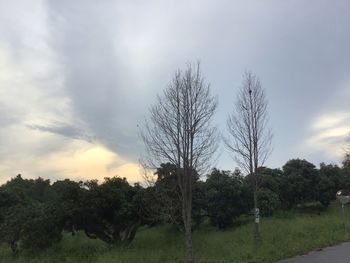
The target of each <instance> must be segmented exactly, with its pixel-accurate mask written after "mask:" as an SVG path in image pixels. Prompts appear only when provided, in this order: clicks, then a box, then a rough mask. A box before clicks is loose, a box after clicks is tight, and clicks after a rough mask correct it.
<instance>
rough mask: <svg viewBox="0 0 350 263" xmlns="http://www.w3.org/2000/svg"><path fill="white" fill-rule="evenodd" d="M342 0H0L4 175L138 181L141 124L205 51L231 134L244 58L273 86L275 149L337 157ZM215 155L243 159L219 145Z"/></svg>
mask: <svg viewBox="0 0 350 263" xmlns="http://www.w3.org/2000/svg"><path fill="white" fill-rule="evenodd" d="M349 10H350V2H349V1H348V0H337V1H331V0H329V1H325V0H309V1H304V0H285V1H280V0H275V1H272V0H267V1H260V0H255V1H254V0H248V1H247V0H242V1H236V0H227V1H226V0H216V1H208V0H197V1H193V0H187V1H184V0H178V1H165V0H162V1H152V0H151V1H145V0H144V1H141V0H135V1H112V0H110V1H109V0H102V1H95V0H76V1H69V0H60V1H56V0H26V1H21V0H11V1H10V0H0V127H1V129H0V145H1V146H0V183H4V182H6V181H7V180H9V179H10V178H11V177H14V176H15V175H17V174H18V173H21V174H22V175H23V176H24V177H25V178H36V177H39V176H40V177H43V178H46V179H51V180H52V181H55V180H59V179H63V178H70V179H72V180H88V179H99V180H103V178H104V177H110V176H115V175H118V176H121V177H126V178H127V179H128V180H129V181H130V182H137V181H142V180H143V176H142V170H141V169H140V166H139V161H138V160H139V158H140V156H141V154H142V152H143V151H144V147H143V144H142V141H141V140H140V136H139V126H138V125H139V124H140V123H142V122H143V120H144V119H145V118H147V115H148V111H149V108H150V106H151V105H152V104H153V103H154V102H155V98H156V95H157V94H159V93H161V92H162V90H163V89H164V88H166V87H167V85H168V84H169V82H170V81H171V79H172V77H173V74H174V72H175V71H176V70H177V69H182V68H185V67H186V63H188V62H196V61H198V60H199V61H200V62H201V68H202V72H203V75H204V76H205V79H206V81H207V82H209V83H210V85H211V89H212V92H213V94H216V95H217V96H218V100H219V106H218V110H217V113H216V115H215V119H214V123H215V125H216V126H217V127H218V128H219V129H220V131H221V132H222V133H223V134H225V132H226V131H225V124H226V119H227V117H228V114H229V113H230V112H231V111H232V107H233V102H234V100H235V94H236V93H237V91H238V89H239V88H240V87H241V84H242V76H243V73H244V72H245V71H246V70H251V71H253V72H254V73H255V74H256V75H257V76H258V77H259V78H260V81H261V83H262V86H263V88H264V89H265V90H266V93H267V98H268V101H269V119H270V126H271V127H272V130H273V133H274V139H273V152H272V154H271V155H270V157H269V159H268V160H267V162H266V165H267V166H269V167H273V168H278V167H282V166H283V164H284V163H285V162H286V161H287V160H289V159H291V158H302V159H304V158H305V159H307V160H308V161H310V162H312V163H314V164H315V165H318V164H319V163H320V162H326V163H338V164H339V163H340V162H341V160H342V156H343V154H344V152H343V147H344V143H345V139H346V137H347V135H348V134H349V133H350V103H349V98H350V74H349V73H350V27H349V25H350V16H349ZM219 156H220V157H219V159H218V161H217V163H216V166H217V167H218V168H220V169H230V170H233V169H234V168H235V167H236V166H237V164H235V163H234V161H233V159H232V156H231V155H230V153H229V152H228V151H227V150H226V149H225V147H223V146H221V147H220V148H219Z"/></svg>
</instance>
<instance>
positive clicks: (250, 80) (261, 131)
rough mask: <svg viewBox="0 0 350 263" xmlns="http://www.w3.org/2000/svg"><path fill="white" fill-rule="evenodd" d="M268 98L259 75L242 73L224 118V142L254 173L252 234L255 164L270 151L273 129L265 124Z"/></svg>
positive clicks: (257, 212) (255, 185)
mask: <svg viewBox="0 0 350 263" xmlns="http://www.w3.org/2000/svg"><path fill="white" fill-rule="evenodd" d="M267 105H268V102H267V99H266V95H265V92H264V90H263V88H262V87H261V83H260V81H259V79H258V78H257V77H256V76H255V75H254V74H253V73H251V72H246V73H245V74H244V79H243V85H242V87H241V89H240V91H239V93H238V95H237V99H236V101H235V104H234V110H233V112H232V113H231V114H230V115H229V118H228V119H227V130H228V133H229V137H228V138H225V139H224V141H225V144H226V146H227V147H228V149H229V150H230V151H232V153H233V154H234V158H235V160H236V161H237V163H238V164H239V166H240V167H241V168H242V169H243V170H244V171H246V172H247V173H248V174H250V175H252V176H253V183H254V208H255V213H256V218H255V237H256V238H259V236H260V231H259V209H258V196H257V192H258V174H257V172H258V168H259V167H260V166H262V165H263V164H264V162H265V161H266V159H267V157H268V156H269V154H270V153H271V150H272V147H271V142H272V132H271V129H269V127H268V112H267Z"/></svg>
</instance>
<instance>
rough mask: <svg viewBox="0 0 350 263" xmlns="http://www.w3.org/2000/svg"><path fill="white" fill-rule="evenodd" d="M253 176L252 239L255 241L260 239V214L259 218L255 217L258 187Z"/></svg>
mask: <svg viewBox="0 0 350 263" xmlns="http://www.w3.org/2000/svg"><path fill="white" fill-rule="evenodd" d="M254 177H255V186H254V239H255V241H259V240H260V225H259V223H260V215H259V218H258V219H257V218H256V213H257V209H258V187H257V178H256V175H255V176H254Z"/></svg>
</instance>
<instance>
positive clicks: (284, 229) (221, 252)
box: [0, 204, 350, 263]
mask: <svg viewBox="0 0 350 263" xmlns="http://www.w3.org/2000/svg"><path fill="white" fill-rule="evenodd" d="M347 209H349V208H347ZM346 218H347V219H346V222H347V227H348V228H349V229H348V231H349V230H350V210H349V211H346ZM246 220H247V218H245V219H244V218H242V222H244V221H246ZM252 231H253V225H252V224H251V223H242V224H241V225H240V226H236V227H233V228H231V229H228V230H225V231H220V230H218V229H217V228H214V227H211V226H210V225H209V224H208V223H203V225H202V226H201V227H200V228H199V229H198V230H196V231H195V232H194V247H195V255H196V260H197V262H202V263H214V262H215V263H216V262H218V263H219V262H220V263H221V262H222V263H223V262H244V263H249V262H251V263H253V262H257V263H263V262H275V261H276V260H278V259H282V258H287V257H291V256H294V255H298V254H301V253H304V252H307V251H310V250H313V249H316V248H320V247H325V246H330V245H334V244H337V243H340V242H342V241H345V240H348V238H349V235H348V234H346V232H345V231H344V227H343V218H342V213H341V208H340V206H339V205H338V204H333V205H332V206H330V207H329V208H328V209H327V210H325V211H323V212H315V211H314V212H310V211H309V212H303V213H301V212H298V211H293V212H292V211H289V212H283V213H282V212H280V213H277V214H276V215H274V216H273V217H270V218H264V219H262V220H261V235H262V241H261V242H260V243H259V244H256V243H255V242H254V241H253V238H252V233H253V232H252ZM349 232H350V231H349ZM184 252H185V251H184V247H183V237H182V235H181V234H180V233H178V232H177V231H176V230H175V229H174V228H173V227H171V226H168V225H165V226H157V227H153V228H142V229H141V230H140V231H139V232H138V233H137V236H136V239H135V240H134V242H133V243H132V244H131V245H130V246H129V247H124V248H120V247H119V248H118V247H109V246H107V245H105V244H104V243H103V242H101V241H98V240H91V239H88V238H86V237H85V236H84V234H82V233H79V234H78V235H75V236H71V235H65V236H64V238H63V241H62V242H61V243H59V244H57V245H55V246H54V247H52V248H50V249H48V250H46V251H43V252H42V253H40V254H39V255H31V254H29V252H25V251H23V252H21V253H20V254H19V255H17V256H12V254H11V251H10V250H9V248H7V246H2V247H1V248H0V262H1V263H2V262H6V263H7V262H14V263H20V262H31V263H34V262H36V263H39V262H40V263H48V262H50V263H54V262H57V263H58V262H70V263H73V262H74V263H76V262H84V263H88V262H99V263H111V262H113V263H122V262H123V263H125V262H131V263H133V262H137V263H142V262H145V263H146V262H147V263H156V262H159V263H164V262H184V259H185V257H184V256H185V253H184Z"/></svg>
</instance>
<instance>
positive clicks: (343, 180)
mask: <svg viewBox="0 0 350 263" xmlns="http://www.w3.org/2000/svg"><path fill="white" fill-rule="evenodd" d="M178 172H179V171H178V170H177V169H176V167H175V166H174V165H172V164H163V165H161V167H159V168H158V170H157V172H156V175H157V176H156V178H157V179H156V181H155V183H154V184H153V185H151V186H148V187H143V186H141V185H139V184H135V185H134V186H131V185H130V184H129V183H128V182H127V181H126V179H125V178H119V177H113V178H106V179H105V180H104V182H102V183H100V184H99V183H98V182H97V181H96V180H91V181H86V182H75V181H71V180H69V179H66V180H61V181H56V182H54V183H53V184H51V183H50V181H49V180H44V179H42V178H38V179H35V180H33V179H23V178H22V177H21V175H18V176H17V177H15V178H13V179H11V180H10V181H8V182H7V183H6V184H4V185H2V186H1V187H0V243H7V244H8V245H9V246H10V247H11V249H12V251H13V252H14V253H16V252H18V251H19V249H29V250H31V251H38V250H42V249H44V248H47V247H49V246H51V245H52V244H54V243H56V242H59V241H60V239H61V237H62V234H63V233H64V232H69V233H71V234H72V235H74V234H75V233H76V232H77V231H83V232H85V234H86V236H87V237H89V238H98V239H101V240H103V241H104V242H106V243H109V244H119V245H125V244H129V243H130V242H131V241H132V240H133V239H134V237H135V235H136V232H137V230H138V228H139V227H140V226H142V225H148V226H153V225H156V224H161V223H171V224H174V225H176V226H177V227H178V228H179V229H182V228H183V223H182V222H183V221H182V219H181V215H182V214H181V213H182V211H181V195H180V193H179V189H178V187H179V186H178V183H177V173H178ZM180 172H181V171H180ZM193 173H194V174H195V176H194V177H193V196H192V198H193V207H192V211H193V213H192V217H193V220H192V221H193V228H195V227H196V226H198V225H199V224H200V223H201V222H202V220H203V218H206V217H207V218H209V220H210V223H211V224H212V225H214V226H217V227H218V228H221V229H224V228H227V227H230V226H231V225H232V224H233V223H234V221H235V219H237V218H238V217H239V216H240V215H242V214H249V213H251V212H252V208H253V196H252V192H253V187H254V186H253V181H254V180H253V178H252V176H250V175H247V176H243V175H242V173H241V172H240V171H239V170H238V169H236V170H235V171H234V172H231V171H222V170H218V169H213V170H212V171H211V173H210V174H208V175H207V176H206V178H204V179H205V180H204V179H203V180H202V178H200V177H199V175H198V174H197V173H196V172H195V171H193ZM258 175H259V177H258V178H259V182H258V185H259V188H258V189H259V190H258V198H259V203H260V211H261V214H262V215H263V216H270V215H272V214H273V213H274V211H276V210H279V209H290V208H293V207H295V206H297V205H303V204H305V203H309V202H319V203H321V204H322V205H324V206H328V205H329V203H330V202H331V201H332V200H333V199H335V193H336V191H337V190H339V189H341V188H349V187H350V163H349V161H344V162H343V166H342V167H339V166H337V165H332V164H330V165H326V164H323V163H322V164H321V165H320V168H319V169H317V168H316V167H315V165H313V164H312V163H310V162H308V161H306V160H300V159H293V160H290V161H288V162H287V163H286V164H285V165H284V166H283V167H282V169H270V168H266V167H260V168H259V171H258Z"/></svg>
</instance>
